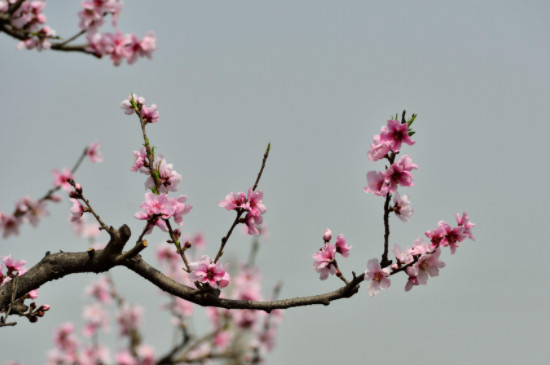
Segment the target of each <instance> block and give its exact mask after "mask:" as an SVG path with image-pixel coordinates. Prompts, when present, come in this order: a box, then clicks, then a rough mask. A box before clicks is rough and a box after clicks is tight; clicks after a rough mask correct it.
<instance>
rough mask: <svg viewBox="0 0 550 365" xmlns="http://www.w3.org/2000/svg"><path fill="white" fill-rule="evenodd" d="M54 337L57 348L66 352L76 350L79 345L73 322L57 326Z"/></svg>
mask: <svg viewBox="0 0 550 365" xmlns="http://www.w3.org/2000/svg"><path fill="white" fill-rule="evenodd" d="M53 338H54V343H55V345H56V346H57V348H58V349H60V350H62V351H64V352H72V351H75V350H76V348H77V347H78V341H77V339H76V337H75V335H74V325H73V324H72V323H71V322H67V323H63V324H61V325H59V326H57V328H56V329H55V332H54V336H53Z"/></svg>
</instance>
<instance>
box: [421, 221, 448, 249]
mask: <svg viewBox="0 0 550 365" xmlns="http://www.w3.org/2000/svg"><path fill="white" fill-rule="evenodd" d="M424 235H426V237H428V238H429V239H430V249H431V250H433V249H435V248H437V247H439V245H440V244H441V243H442V241H443V239H444V238H445V230H444V229H443V227H441V226H438V227H437V228H436V229H430V230H428V231H426V232H424Z"/></svg>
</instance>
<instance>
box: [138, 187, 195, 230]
mask: <svg viewBox="0 0 550 365" xmlns="http://www.w3.org/2000/svg"><path fill="white" fill-rule="evenodd" d="M186 200H187V196H185V195H181V196H179V197H178V198H170V197H168V194H166V193H162V194H159V195H155V194H154V193H150V192H149V193H145V201H144V202H143V203H141V205H140V208H141V209H143V211H141V212H137V213H136V214H135V215H134V217H136V218H137V219H140V220H146V221H147V224H148V226H147V227H148V228H147V232H146V233H147V234H149V233H151V232H152V231H153V227H154V226H157V227H159V228H160V229H161V230H163V231H164V232H168V226H167V223H166V222H167V221H168V220H169V219H170V218H174V221H175V222H176V223H177V224H179V225H180V226H182V225H183V216H184V215H185V214H187V213H189V212H190V211H191V208H193V206H192V205H190V204H185V202H186Z"/></svg>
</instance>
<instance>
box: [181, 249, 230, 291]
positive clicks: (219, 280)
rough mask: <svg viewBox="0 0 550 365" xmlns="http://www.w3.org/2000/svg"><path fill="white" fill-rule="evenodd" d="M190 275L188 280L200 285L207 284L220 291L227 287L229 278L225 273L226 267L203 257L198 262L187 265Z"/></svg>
mask: <svg viewBox="0 0 550 365" xmlns="http://www.w3.org/2000/svg"><path fill="white" fill-rule="evenodd" d="M189 268H190V269H191V274H190V275H189V280H191V281H192V282H198V283H200V284H207V285H209V286H210V287H212V288H215V289H222V288H225V287H226V286H228V285H229V283H230V281H231V278H230V277H229V274H228V273H227V271H226V269H227V267H224V266H222V264H221V263H220V262H213V261H212V259H211V258H210V257H208V256H207V255H203V256H202V257H201V259H200V260H199V261H196V262H193V263H191V264H190V265H189Z"/></svg>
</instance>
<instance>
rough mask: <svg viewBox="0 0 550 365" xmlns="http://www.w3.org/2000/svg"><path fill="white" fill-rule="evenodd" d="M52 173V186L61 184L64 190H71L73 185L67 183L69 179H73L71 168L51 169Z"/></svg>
mask: <svg viewBox="0 0 550 365" xmlns="http://www.w3.org/2000/svg"><path fill="white" fill-rule="evenodd" d="M52 173H53V174H54V176H55V181H54V183H53V184H54V186H61V188H62V189H63V190H65V191H72V190H73V187H72V186H71V184H69V182H68V181H69V180H71V179H73V180H74V175H73V174H72V173H71V170H69V169H68V168H64V169H63V170H61V171H59V170H57V169H56V170H52Z"/></svg>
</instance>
